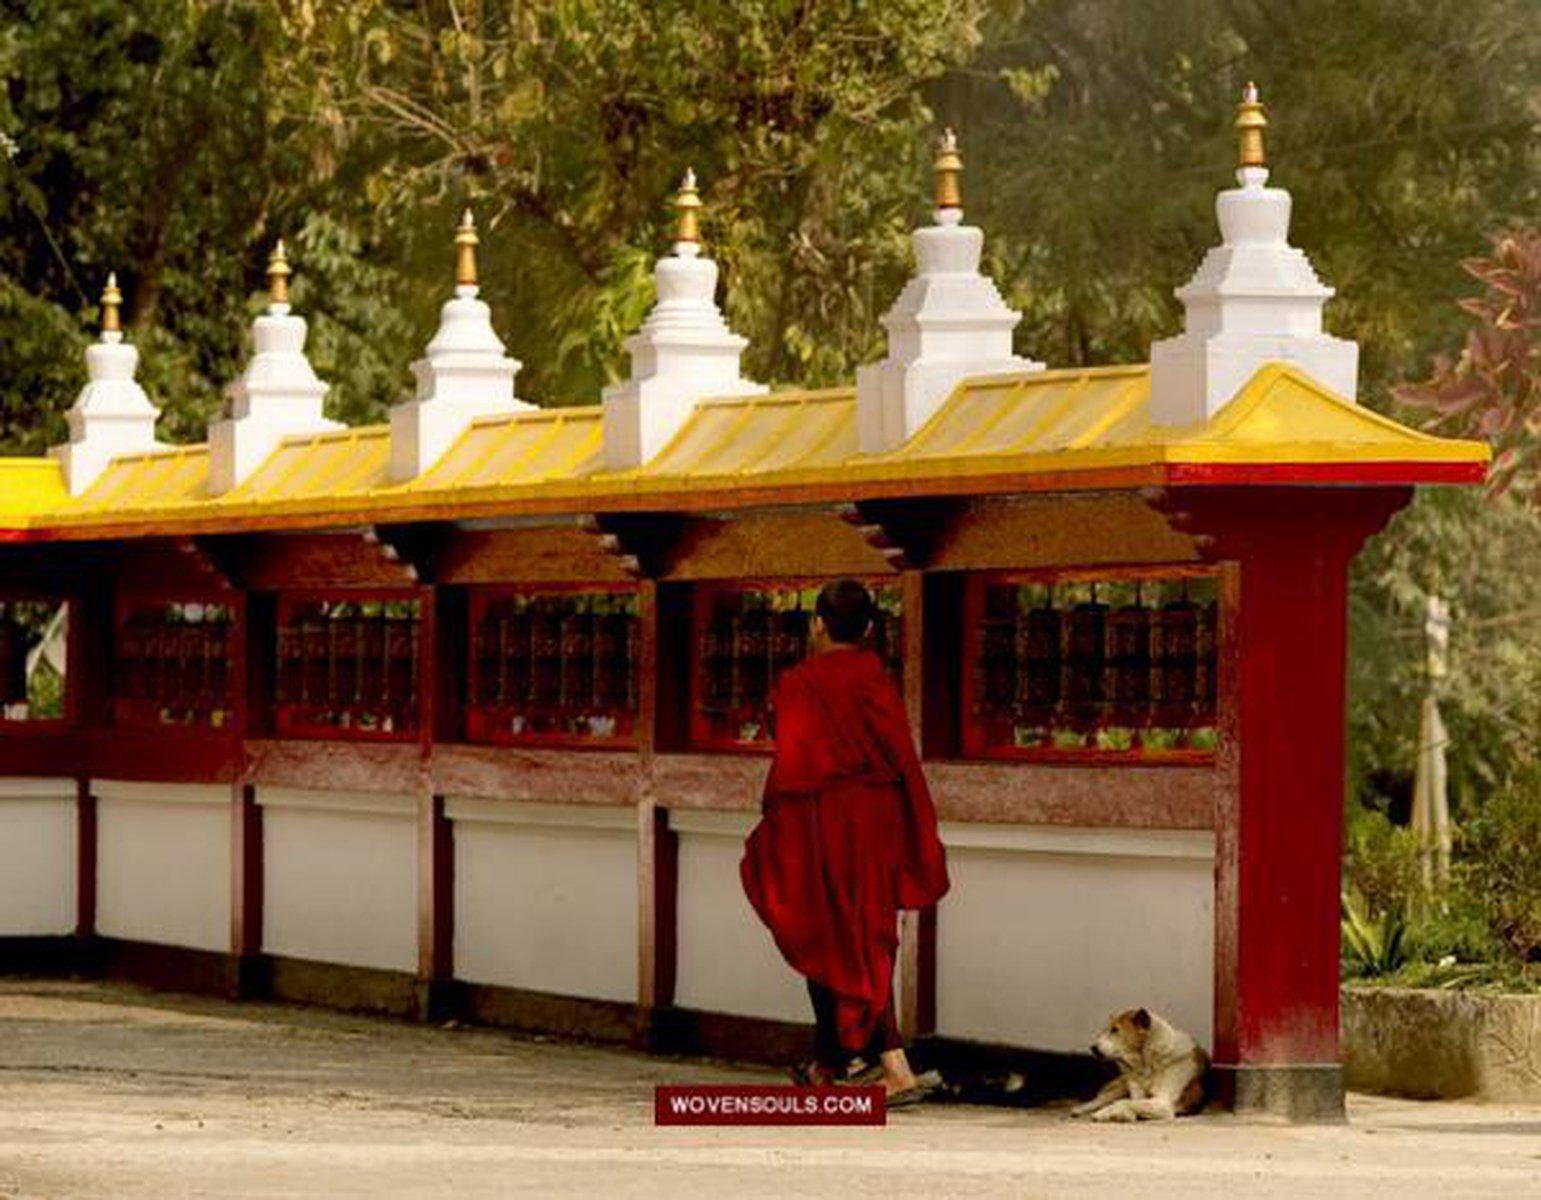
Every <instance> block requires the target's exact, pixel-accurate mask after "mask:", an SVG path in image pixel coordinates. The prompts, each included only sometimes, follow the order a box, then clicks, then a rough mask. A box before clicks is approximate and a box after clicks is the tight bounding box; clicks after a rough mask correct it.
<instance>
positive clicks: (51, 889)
mask: <svg viewBox="0 0 1541 1200" xmlns="http://www.w3.org/2000/svg"><path fill="white" fill-rule="evenodd" d="M74 929H75V781H74V780H73V779H0V935H8V936H23V935H39V934H62V933H72V932H73V931H74Z"/></svg>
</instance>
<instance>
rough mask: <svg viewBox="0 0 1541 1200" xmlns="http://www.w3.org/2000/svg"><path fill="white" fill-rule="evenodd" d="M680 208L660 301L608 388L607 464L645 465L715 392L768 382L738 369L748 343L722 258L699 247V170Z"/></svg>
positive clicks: (683, 191)
mask: <svg viewBox="0 0 1541 1200" xmlns="http://www.w3.org/2000/svg"><path fill="white" fill-rule="evenodd" d="M674 204H675V208H676V209H677V210H678V212H679V220H678V225H677V228H676V231H675V235H674V253H673V254H671V255H669V256H667V257H665V258H661V259H659V260H658V266H657V268H656V269H655V271H654V278H655V279H656V280H657V282H658V301H657V303H656V304H654V305H653V311H652V312H650V313H649V314H648V317H647V320H646V321H644V322H643V324H642V328H641V329H640V330H638V331H637V332H636V333H635V334H633V335H632V336H631V337H629V338H627V339H626V350H627V352H628V353H629V354H630V355H631V377H630V378H629V379H627V380H626V381H625V382H623V383H617V384H614V385H612V386H611V387H607V388H606V389H605V391H604V409H605V414H604V439H605V466H606V467H608V468H609V469H610V470H612V471H620V470H625V469H627V468H629V467H636V466H640V465H641V464H642V463H645V462H647V461H648V460H649V459H651V458H652V457H653V456H654V455H656V454H657V453H658V452H659V451H660V450H662V449H663V448H664V446H665V445H666V444H667V443H668V441H669V439H670V438H672V437H673V436H674V435H675V433H677V432H678V431H679V429H680V426H682V425H684V423H685V422H686V420H688V419H689V417H690V414H691V412H692V411H693V410H694V409H695V406H696V402H697V401H699V400H704V399H707V398H709V397H718V396H749V395H756V394H758V393H761V392H764V391H765V390H766V389H765V386H764V385H763V384H759V383H755V382H753V381H752V380H749V379H745V378H744V377H743V376H742V375H741V374H740V373H739V358H740V356H741V355H742V354H743V352H744V347H745V346H747V345H748V344H749V343H748V341H747V340H746V339H745V338H741V337H739V336H738V335H737V334H735V333H734V332H733V331H732V330H731V329H729V328H728V323H727V321H725V320H724V319H723V315H722V311H721V310H720V309H719V308H718V307H717V299H716V295H717V264H716V263H714V262H713V261H712V260H711V259H709V258H704V257H702V255H701V234H700V224H699V219H698V212H699V210H700V207H701V198H700V196H699V195H698V194H697V192H696V176H695V172H694V171H686V172H685V178H684V181H683V182H682V183H681V185H680V191H679V195H678V196H677V197H676V198H675V201H674Z"/></svg>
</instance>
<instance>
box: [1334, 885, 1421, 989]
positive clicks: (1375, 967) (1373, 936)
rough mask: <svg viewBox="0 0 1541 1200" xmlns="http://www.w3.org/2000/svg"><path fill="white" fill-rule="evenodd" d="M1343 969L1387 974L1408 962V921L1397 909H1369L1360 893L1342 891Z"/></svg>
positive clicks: (1350, 971) (1361, 973) (1360, 973)
mask: <svg viewBox="0 0 1541 1200" xmlns="http://www.w3.org/2000/svg"><path fill="white" fill-rule="evenodd" d="M1342 911H1343V917H1342V933H1343V970H1344V974H1346V975H1390V974H1391V973H1392V972H1394V971H1396V970H1399V969H1400V968H1401V967H1402V966H1403V965H1405V964H1406V962H1407V949H1406V936H1407V921H1406V919H1405V918H1404V917H1403V916H1402V912H1401V910H1400V909H1398V908H1384V909H1381V910H1380V911H1379V912H1378V913H1375V912H1372V911H1371V910H1370V907H1369V906H1368V905H1367V904H1366V903H1365V901H1364V898H1363V897H1362V896H1356V895H1354V894H1353V893H1352V892H1347V891H1345V892H1344V893H1343V909H1342Z"/></svg>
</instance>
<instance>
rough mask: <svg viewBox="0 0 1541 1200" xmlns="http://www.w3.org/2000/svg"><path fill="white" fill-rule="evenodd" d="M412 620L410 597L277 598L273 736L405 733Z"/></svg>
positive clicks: (414, 684)
mask: <svg viewBox="0 0 1541 1200" xmlns="http://www.w3.org/2000/svg"><path fill="white" fill-rule="evenodd" d="M420 618H421V605H420V603H419V601H417V600H414V599H405V598H399V597H386V596H372V597H368V598H365V597H359V598H352V597H349V598H342V597H295V596H283V597H281V598H280V600H279V624H278V670H277V683H278V686H277V689H276V695H275V697H274V699H275V701H276V703H275V706H274V722H275V724H276V726H277V728H278V731H279V733H281V734H291V735H296V736H301V737H305V736H311V737H334V736H337V735H339V734H340V735H343V736H351V737H363V738H399V737H407V736H410V735H412V734H413V733H414V732H415V731H416V729H417V722H418V694H419V691H420V688H419V686H418V673H419V655H420V648H419V645H420V644H419V636H418V634H419V622H420Z"/></svg>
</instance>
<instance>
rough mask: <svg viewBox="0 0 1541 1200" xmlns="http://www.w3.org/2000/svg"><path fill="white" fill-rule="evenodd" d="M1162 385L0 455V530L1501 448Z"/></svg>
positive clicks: (1257, 381)
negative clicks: (144, 450) (419, 455)
mask: <svg viewBox="0 0 1541 1200" xmlns="http://www.w3.org/2000/svg"><path fill="white" fill-rule="evenodd" d="M1149 400H1150V371H1149V368H1148V367H1145V366H1143V365H1141V366H1128V367H1102V368H1092V369H1082V370H1065V371H1038V372H1028V373H1020V374H1014V375H1003V376H992V377H984V378H976V379H970V380H966V381H965V382H963V383H962V384H960V385H959V386H958V387H957V388H956V389H955V390H954V391H953V393H952V395H951V396H950V397H949V398H948V400H947V401H946V403H944V404H943V406H942V407H941V409H940V410H938V412H937V413H936V414H935V415H934V416H933V417H932V418H931V420H930V421H929V422H928V423H927V424H926V425H925V426H924V427H923V428H921V429H920V430H919V431H918V432H917V433H916V434H915V435H914V436H913V437H912V438H911V439H910V440H909V442H908V443H906V444H905V445H904V446H902V447H900V448H898V449H897V450H894V451H891V452H889V453H886V454H871V455H864V454H861V453H860V452H859V451H858V449H857V438H856V413H855V408H856V404H855V392H854V389H851V388H842V389H832V390H828V391H788V392H780V393H775V394H771V395H763V396H748V397H735V398H730V399H710V400H705V401H703V402H701V403H700V404H698V405H697V407H696V410H695V412H694V413H693V414H692V416H691V417H690V418H689V419H688V420H687V421H686V423H685V425H684V426H683V427H682V428H681V429H680V431H679V432H678V433H677V434H676V435H675V437H674V438H673V440H672V441H671V442H670V443H669V444H668V445H667V446H666V447H665V448H664V449H663V450H662V451H661V452H660V453H659V454H658V455H657V456H656V457H655V458H654V459H653V460H652V461H651V462H649V463H647V464H645V465H644V466H642V467H640V468H637V469H634V470H629V471H607V470H605V469H604V467H603V456H602V417H601V410H600V409H599V408H598V407H588V408H558V409H546V410H532V411H525V412H520V413H516V414H510V415H508V416H499V417H488V418H483V419H480V420H478V421H476V422H474V423H473V424H472V425H471V426H470V427H469V428H468V429H467V430H466V431H465V432H464V433H463V434H462V435H461V436H460V438H459V439H458V440H457V441H456V442H455V443H454V445H452V446H451V447H450V449H449V450H448V451H446V452H445V454H444V455H443V456H442V457H441V458H440V459H439V461H438V462H436V463H434V464H433V466H432V467H430V468H429V469H428V470H427V471H426V472H425V473H424V474H422V475H421V476H420V477H419V478H417V479H416V480H413V481H412V482H410V483H405V484H391V483H389V482H388V480H387V468H388V459H389V451H390V446H389V441H390V437H389V430H388V428H387V427H386V426H369V427H363V428H354V429H348V430H342V431H338V432H333V433H325V434H320V435H315V436H309V437H297V438H290V439H287V440H285V441H284V442H283V443H281V444H280V445H279V447H278V448H277V449H276V450H275V451H274V452H273V454H272V455H271V456H270V457H269V458H268V459H267V461H266V462H264V463H263V464H262V465H261V466H260V467H259V468H258V469H257V470H256V471H255V472H254V473H253V474H252V475H251V477H250V478H248V479H247V480H246V482H245V483H243V484H242V485H241V486H240V487H238V488H236V489H235V490H233V491H231V492H229V493H227V494H226V495H224V496H221V497H218V498H209V497H208V495H207V490H206V489H207V474H208V453H207V450H206V448H205V447H202V446H189V447H182V448H178V449H172V450H163V451H156V452H153V453H150V454H141V455H134V456H130V457H126V458H123V459H119V460H118V461H116V462H114V463H113V464H112V465H111V466H110V467H109V468H108V469H107V470H106V471H105V472H104V473H103V475H102V477H101V479H100V480H98V481H97V483H96V484H95V485H94V486H93V487H91V488H90V489H89V490H88V491H87V492H86V493H85V494H84V495H82V496H80V497H78V498H75V499H70V498H68V497H67V496H65V494H64V487H63V483H62V480H61V477H60V474H59V469H58V466H57V464H55V463H53V462H52V461H51V460H42V459H38V460H15V459H11V460H0V527H5V528H9V529H28V530H37V531H38V534H39V535H40V536H52V535H55V534H57V535H68V536H84V535H95V536H110V535H112V534H113V533H114V532H118V531H121V532H136V533H143V532H158V531H160V530H162V529H165V528H172V527H174V528H180V529H199V530H210V529H214V530H217V529H219V528H222V527H226V526H233V525H236V526H245V525H252V524H273V525H306V524H308V525H311V526H317V525H326V524H332V523H341V522H353V523H357V522H359V521H373V520H382V521H383V520H421V519H432V518H433V517H435V516H444V517H450V516H465V515H477V514H491V513H498V512H502V513H508V512H520V511H526V512H586V511H596V510H604V509H605V508H607V507H609V508H626V507H632V508H641V507H648V506H654V507H663V506H666V505H667V506H670V507H681V506H684V507H697V508H707V507H711V506H712V505H713V504H714V503H723V504H734V503H759V502H775V501H777V500H788V501H801V500H807V499H825V498H831V497H836V496H838V497H841V498H859V497H861V496H863V495H868V496H878V495H925V494H943V493H950V494H960V493H966V492H969V491H1012V490H1024V491H1025V490H1035V489H1040V488H1046V487H1088V486H1103V487H1110V486H1125V487H1136V486H1146V485H1151V484H1163V483H1184V482H1188V483H1194V482H1313V481H1327V482H1439V481H1444V482H1471V481H1474V480H1479V479H1481V478H1482V476H1483V474H1484V471H1485V467H1486V463H1487V461H1488V458H1489V450H1488V447H1487V446H1486V445H1485V444H1483V443H1480V442H1469V441H1458V440H1453V439H1447V438H1438V437H1433V436H1431V435H1429V434H1426V433H1420V432H1418V431H1416V430H1412V429H1408V428H1406V427H1404V426H1402V425H1399V424H1397V423H1396V422H1395V421H1391V420H1389V419H1387V418H1385V417H1382V416H1380V415H1379V414H1377V413H1374V412H1371V411H1370V410H1369V409H1366V408H1364V407H1362V406H1360V405H1357V404H1354V403H1352V402H1351V401H1348V400H1345V399H1343V398H1341V397H1338V396H1335V395H1333V394H1332V393H1331V392H1330V391H1328V390H1327V389H1325V388H1324V387H1322V386H1321V385H1320V384H1318V383H1316V382H1315V381H1314V380H1312V379H1310V378H1309V377H1308V376H1306V375H1304V374H1302V373H1300V372H1299V371H1297V370H1295V369H1293V368H1291V367H1288V366H1285V365H1282V364H1270V365H1268V366H1265V367H1264V368H1262V369H1261V370H1260V371H1258V372H1257V374H1256V375H1254V376H1253V378H1252V379H1251V380H1250V381H1249V382H1248V383H1247V384H1246V385H1245V386H1244V387H1243V388H1242V390H1241V391H1240V392H1239V393H1238V394H1237V396H1236V398H1235V399H1233V400H1232V401H1231V402H1230V403H1229V404H1227V405H1226V406H1225V407H1224V408H1223V409H1221V410H1220V411H1219V412H1218V413H1217V414H1215V416H1214V417H1213V418H1212V419H1210V420H1209V421H1207V422H1203V423H1200V424H1197V425H1193V426H1188V427H1167V426H1157V425H1152V424H1151V422H1150V413H1149Z"/></svg>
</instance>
